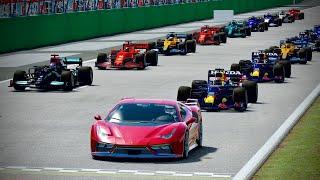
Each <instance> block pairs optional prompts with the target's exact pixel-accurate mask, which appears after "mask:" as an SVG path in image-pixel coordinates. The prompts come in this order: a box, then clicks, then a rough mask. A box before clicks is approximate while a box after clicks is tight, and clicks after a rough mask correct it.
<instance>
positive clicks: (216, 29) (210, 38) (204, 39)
mask: <svg viewBox="0 0 320 180" xmlns="http://www.w3.org/2000/svg"><path fill="white" fill-rule="evenodd" d="M224 29H225V28H224V27H222V26H221V27H220V26H208V25H206V26H202V27H201V29H200V32H195V33H193V37H194V39H196V41H197V43H198V44H201V45H212V44H213V45H219V44H220V43H226V42H227V35H226V33H225V32H224Z"/></svg>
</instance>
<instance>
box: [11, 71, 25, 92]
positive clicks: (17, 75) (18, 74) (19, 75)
mask: <svg viewBox="0 0 320 180" xmlns="http://www.w3.org/2000/svg"><path fill="white" fill-rule="evenodd" d="M26 80H27V73H26V72H25V71H21V70H17V71H15V72H14V74H13V88H14V89H15V90H18V91H24V90H25V89H26V87H25V86H19V85H17V84H16V83H15V82H17V81H26Z"/></svg>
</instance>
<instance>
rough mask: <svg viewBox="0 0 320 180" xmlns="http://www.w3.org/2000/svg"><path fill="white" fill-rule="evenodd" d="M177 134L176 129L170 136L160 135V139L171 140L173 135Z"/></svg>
mask: <svg viewBox="0 0 320 180" xmlns="http://www.w3.org/2000/svg"><path fill="white" fill-rule="evenodd" d="M175 132H176V128H174V129H173V130H172V131H171V132H170V133H168V134H162V135H160V138H162V139H170V138H171V137H172V136H173V135H174V133H175Z"/></svg>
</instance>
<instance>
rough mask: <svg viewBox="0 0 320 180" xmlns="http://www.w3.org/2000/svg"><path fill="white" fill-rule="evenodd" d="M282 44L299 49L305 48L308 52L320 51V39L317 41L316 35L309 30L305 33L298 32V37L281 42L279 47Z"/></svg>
mask: <svg viewBox="0 0 320 180" xmlns="http://www.w3.org/2000/svg"><path fill="white" fill-rule="evenodd" d="M284 43H292V44H294V45H295V46H296V47H297V48H299V49H302V48H305V49H308V50H309V49H310V51H320V39H317V35H316V33H314V32H312V31H309V30H307V31H305V32H300V33H299V36H295V37H291V38H287V39H286V40H281V41H280V46H281V44H284ZM310 53H312V52H309V56H310V60H311V57H312V54H310Z"/></svg>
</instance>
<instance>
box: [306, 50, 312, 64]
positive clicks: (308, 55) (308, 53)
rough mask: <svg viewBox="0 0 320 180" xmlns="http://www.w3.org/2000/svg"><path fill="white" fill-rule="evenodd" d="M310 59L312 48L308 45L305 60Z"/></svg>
mask: <svg viewBox="0 0 320 180" xmlns="http://www.w3.org/2000/svg"><path fill="white" fill-rule="evenodd" d="M311 60H312V49H311V48H310V47H308V48H307V61H311Z"/></svg>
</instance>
